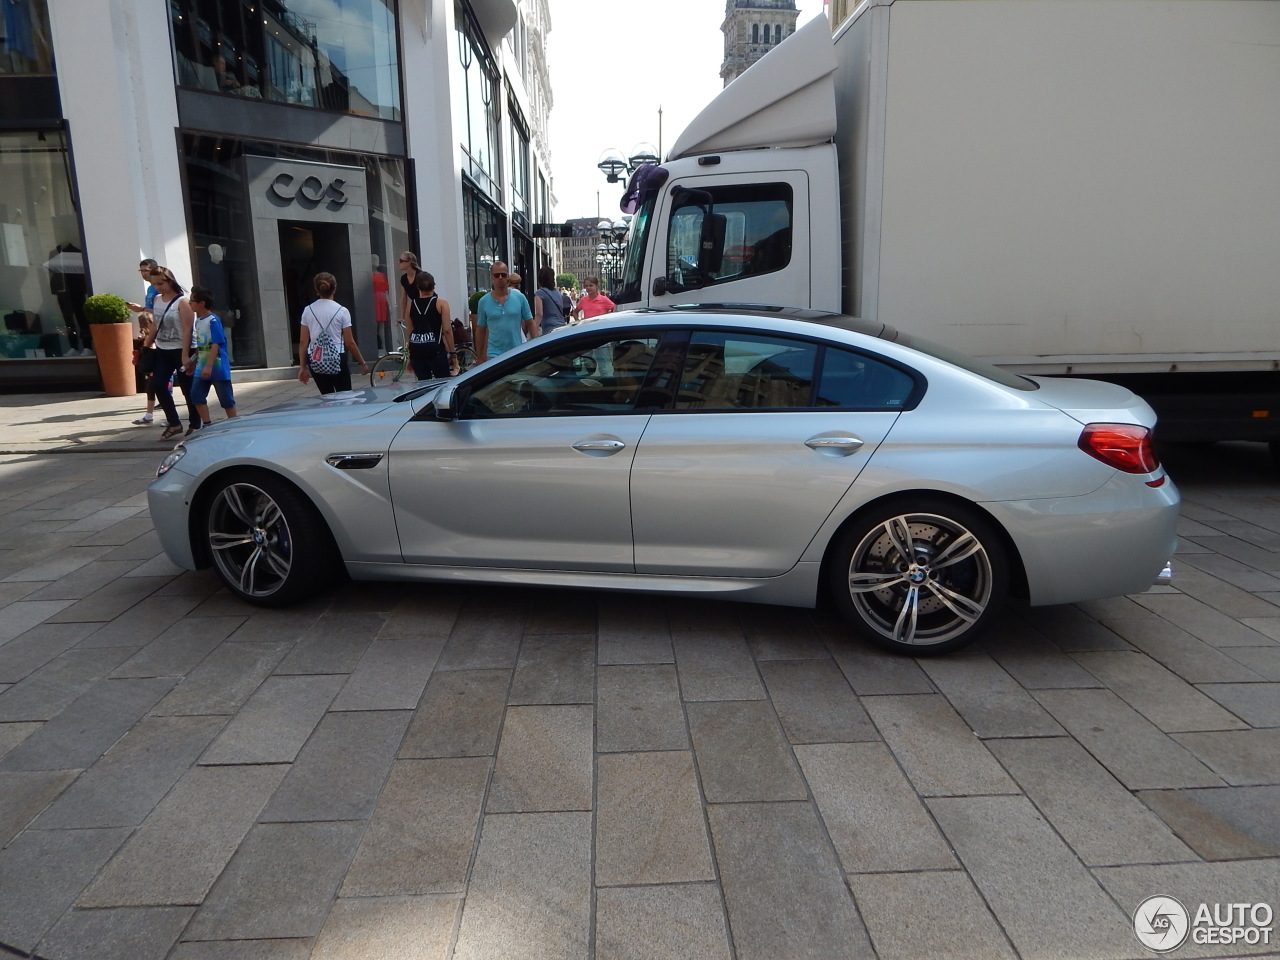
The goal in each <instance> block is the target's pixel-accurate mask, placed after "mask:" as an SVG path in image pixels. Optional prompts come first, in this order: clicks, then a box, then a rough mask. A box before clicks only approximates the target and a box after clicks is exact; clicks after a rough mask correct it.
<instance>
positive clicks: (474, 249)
mask: <svg viewBox="0 0 1280 960" xmlns="http://www.w3.org/2000/svg"><path fill="white" fill-rule="evenodd" d="M462 233H463V242H464V244H465V249H464V250H463V259H464V260H465V261H466V266H467V291H468V293H474V292H475V291H477V290H484V291H486V292H487V291H488V290H489V288H490V287H491V286H492V285H493V283H492V281H491V280H490V279H489V267H490V266H491V265H492V264H494V263H497V262H498V261H502V262H504V263H507V262H508V261H507V223H506V218H505V217H504V216H503V215H502V213H501V212H500V211H499V210H498V208H497V207H495V206H494V205H493V204H492V203H491V202H490V201H489V200H488V199H486V198H485V196H484V195H483V194H482V193H481V192H480V191H479V190H477V189H476V187H475V186H474V185H473V184H471V183H470V182H468V181H467V180H465V179H464V180H463V181H462ZM508 265H509V264H508Z"/></svg>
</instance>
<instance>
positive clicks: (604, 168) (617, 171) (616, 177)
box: [596, 147, 627, 183]
mask: <svg viewBox="0 0 1280 960" xmlns="http://www.w3.org/2000/svg"><path fill="white" fill-rule="evenodd" d="M596 167H597V168H598V169H599V170H600V172H601V173H603V174H604V175H605V178H606V179H608V181H609V182H610V183H620V182H621V181H622V175H623V174H624V173H626V172H627V158H626V157H624V156H623V155H622V151H621V150H619V149H618V148H617V147H609V148H608V149H607V150H605V152H604V153H602V154H600V162H599V163H597V164H596Z"/></svg>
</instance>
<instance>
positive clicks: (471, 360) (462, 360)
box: [453, 347, 476, 373]
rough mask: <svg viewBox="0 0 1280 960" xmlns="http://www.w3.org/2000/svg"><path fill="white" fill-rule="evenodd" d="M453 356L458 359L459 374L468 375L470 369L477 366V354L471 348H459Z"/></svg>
mask: <svg viewBox="0 0 1280 960" xmlns="http://www.w3.org/2000/svg"><path fill="white" fill-rule="evenodd" d="M453 355H454V356H455V357H457V358H458V372H459V373H466V372H467V370H468V369H470V368H471V367H474V366H475V365H476V352H475V351H474V350H472V349H471V348H470V347H459V348H458V349H457V350H455V351H453Z"/></svg>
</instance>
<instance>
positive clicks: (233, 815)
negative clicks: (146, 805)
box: [78, 764, 288, 907]
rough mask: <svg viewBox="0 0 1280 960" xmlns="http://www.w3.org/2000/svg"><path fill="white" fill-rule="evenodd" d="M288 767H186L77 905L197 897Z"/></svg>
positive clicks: (141, 903) (181, 900) (195, 900)
mask: <svg viewBox="0 0 1280 960" xmlns="http://www.w3.org/2000/svg"><path fill="white" fill-rule="evenodd" d="M287 770H288V767H286V766H284V765H283V764H267V765H261V766H253V767H193V768H192V769H191V770H189V771H188V772H187V774H186V776H184V777H183V778H182V779H181V780H179V781H178V783H177V785H176V786H175V787H174V788H173V790H172V792H170V794H169V795H168V796H167V797H165V799H164V800H163V802H161V804H160V805H159V806H158V807H156V809H155V811H154V812H153V813H152V814H151V816H150V817H148V818H147V819H146V820H145V821H144V822H143V824H142V826H141V827H140V828H139V829H138V830H137V832H136V833H134V835H133V836H132V837H130V838H129V841H128V843H126V844H125V845H124V847H123V848H122V849H121V850H120V852H119V853H117V854H116V855H115V856H114V857H112V859H111V862H110V863H108V864H107V865H106V867H105V869H103V871H102V873H100V874H99V875H98V877H97V879H96V880H94V882H93V884H92V885H91V886H90V887H89V888H88V889H87V890H86V891H85V892H84V894H83V895H82V896H81V897H80V899H79V901H78V905H79V906H81V907H119V906H146V905H155V904H198V903H200V902H202V901H203V900H204V898H205V896H206V895H207V894H208V892H209V889H210V888H211V887H212V886H213V883H214V881H215V880H216V879H217V878H218V875H219V874H220V873H221V872H222V870H223V868H225V867H226V865H227V862H228V861H229V860H230V859H231V856H232V854H234V853H235V851H236V847H237V846H238V845H239V844H240V842H241V841H242V840H243V839H244V838H245V836H246V835H247V834H248V832H249V830H250V828H251V827H252V826H253V824H254V821H255V820H256V819H257V817H258V814H259V813H260V812H261V810H262V808H263V806H264V805H265V804H266V802H267V800H268V799H269V798H270V796H271V794H272V792H273V791H274V790H275V789H276V787H278V786H279V784H280V781H281V780H282V779H283V778H284V775H285V773H286V772H287Z"/></svg>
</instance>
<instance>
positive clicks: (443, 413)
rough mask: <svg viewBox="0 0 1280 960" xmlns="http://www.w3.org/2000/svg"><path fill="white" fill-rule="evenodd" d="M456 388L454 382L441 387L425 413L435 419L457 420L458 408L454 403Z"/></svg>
mask: <svg viewBox="0 0 1280 960" xmlns="http://www.w3.org/2000/svg"><path fill="white" fill-rule="evenodd" d="M455 390H456V388H455V387H454V385H453V384H452V383H446V384H445V385H444V386H443V387H441V388H440V392H439V393H437V394H436V397H435V399H434V400H432V401H431V406H430V408H429V409H428V410H426V411H424V413H426V414H427V416H429V417H431V419H433V420H446V421H448V420H457V419H458V408H457V407H456V406H455V405H454V393H455Z"/></svg>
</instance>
